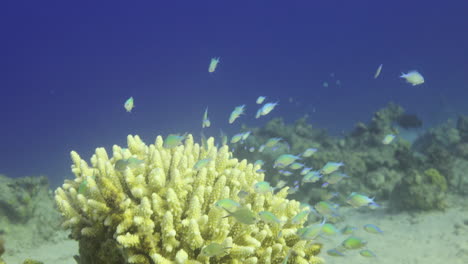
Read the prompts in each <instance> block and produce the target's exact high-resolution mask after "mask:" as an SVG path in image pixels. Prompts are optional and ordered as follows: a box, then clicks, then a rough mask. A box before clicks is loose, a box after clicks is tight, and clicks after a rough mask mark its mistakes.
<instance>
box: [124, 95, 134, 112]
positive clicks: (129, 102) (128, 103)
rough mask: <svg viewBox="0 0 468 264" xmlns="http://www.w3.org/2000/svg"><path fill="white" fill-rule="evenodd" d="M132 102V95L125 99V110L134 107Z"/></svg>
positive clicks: (130, 110) (128, 110)
mask: <svg viewBox="0 0 468 264" xmlns="http://www.w3.org/2000/svg"><path fill="white" fill-rule="evenodd" d="M133 102H134V101H133V97H130V98H128V99H127V101H125V103H124V108H125V110H127V112H132V109H133V108H134V107H135V105H134V103H133Z"/></svg>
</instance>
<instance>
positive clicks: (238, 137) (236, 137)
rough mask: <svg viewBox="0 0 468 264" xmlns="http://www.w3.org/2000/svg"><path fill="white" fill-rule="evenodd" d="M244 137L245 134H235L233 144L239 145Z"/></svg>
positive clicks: (232, 139)
mask: <svg viewBox="0 0 468 264" xmlns="http://www.w3.org/2000/svg"><path fill="white" fill-rule="evenodd" d="M243 135H244V133H238V134H235V135H234V136H232V138H231V143H232V144H234V143H237V142H239V141H241V139H242V136H243Z"/></svg>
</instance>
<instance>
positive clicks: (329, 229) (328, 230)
mask: <svg viewBox="0 0 468 264" xmlns="http://www.w3.org/2000/svg"><path fill="white" fill-rule="evenodd" d="M322 232H323V233H324V234H326V235H329V236H334V235H337V234H339V233H340V230H338V228H336V226H335V225H333V224H331V223H326V224H324V225H323V228H322Z"/></svg>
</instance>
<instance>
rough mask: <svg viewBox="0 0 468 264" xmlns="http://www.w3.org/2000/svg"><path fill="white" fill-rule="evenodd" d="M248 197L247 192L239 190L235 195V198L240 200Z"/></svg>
mask: <svg viewBox="0 0 468 264" xmlns="http://www.w3.org/2000/svg"><path fill="white" fill-rule="evenodd" d="M248 195H249V192H247V191H244V190H240V191H239V192H238V193H237V197H239V198H240V199H245V197H247V196H248Z"/></svg>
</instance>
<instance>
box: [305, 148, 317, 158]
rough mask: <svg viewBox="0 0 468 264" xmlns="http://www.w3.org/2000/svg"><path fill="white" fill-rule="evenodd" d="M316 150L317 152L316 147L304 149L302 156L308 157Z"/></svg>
mask: <svg viewBox="0 0 468 264" xmlns="http://www.w3.org/2000/svg"><path fill="white" fill-rule="evenodd" d="M315 152H317V149H316V148H308V149H306V150H304V152H303V153H302V157H304V158H308V157H310V156H312V155H314V153H315Z"/></svg>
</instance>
